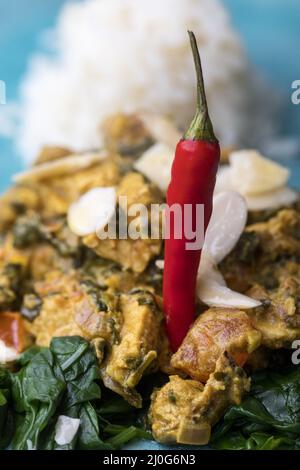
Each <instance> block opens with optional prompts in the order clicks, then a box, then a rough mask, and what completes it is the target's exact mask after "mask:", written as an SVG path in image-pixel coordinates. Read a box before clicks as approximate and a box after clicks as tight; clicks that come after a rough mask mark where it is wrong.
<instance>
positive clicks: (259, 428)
mask: <svg viewBox="0 0 300 470" xmlns="http://www.w3.org/2000/svg"><path fill="white" fill-rule="evenodd" d="M299 436H300V367H290V368H288V369H287V370H286V371H285V372H284V373H282V372H277V371H272V370H268V371H262V372H258V373H256V374H254V375H253V377H252V386H251V390H250V393H249V395H248V396H247V397H246V398H245V399H244V401H243V402H242V403H241V405H239V406H232V407H231V408H230V409H228V411H227V412H226V414H225V416H224V419H223V421H222V423H221V424H220V425H218V426H217V427H216V429H215V432H214V435H213V440H212V445H213V447H215V448H218V449H256V450H271V449H300V437H299Z"/></svg>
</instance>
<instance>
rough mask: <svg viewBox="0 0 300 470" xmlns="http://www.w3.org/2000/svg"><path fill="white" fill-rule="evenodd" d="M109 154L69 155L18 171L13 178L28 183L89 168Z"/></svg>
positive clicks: (15, 180)
mask: <svg viewBox="0 0 300 470" xmlns="http://www.w3.org/2000/svg"><path fill="white" fill-rule="evenodd" d="M107 156H108V154H107V152H105V151H102V152H94V153H82V154H80V155H77V154H74V155H69V156H67V157H64V158H60V159H59V160H54V161H52V162H46V163H41V164H40V165H37V166H34V167H32V168H30V169H29V170H26V171H23V172H22V173H17V174H15V175H13V177H12V179H13V181H14V182H15V183H26V182H28V181H29V182H30V181H39V180H43V179H49V178H54V177H56V176H62V175H64V174H69V173H75V172H76V171H78V170H81V169H83V168H88V167H89V166H92V165H94V164H95V163H97V162H99V161H102V160H104V159H105V158H107Z"/></svg>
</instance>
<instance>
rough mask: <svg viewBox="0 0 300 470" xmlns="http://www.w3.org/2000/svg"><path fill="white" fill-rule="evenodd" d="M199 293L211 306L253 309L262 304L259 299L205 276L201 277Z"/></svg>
mask: <svg viewBox="0 0 300 470" xmlns="http://www.w3.org/2000/svg"><path fill="white" fill-rule="evenodd" d="M197 295H198V297H199V298H200V299H201V301H202V302H203V303H205V304H206V305H208V306H209V307H224V308H242V309H251V308H255V307H258V306H259V305H261V303H260V302H259V301H258V300H255V299H251V297H248V296H246V295H243V294H240V293H239V292H235V291H233V290H231V289H229V288H228V287H226V286H224V285H222V284H220V283H218V282H217V281H215V280H213V279H209V278H203V277H200V278H199V281H198V286H197Z"/></svg>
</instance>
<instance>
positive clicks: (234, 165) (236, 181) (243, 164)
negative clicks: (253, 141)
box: [229, 150, 289, 195]
mask: <svg viewBox="0 0 300 470" xmlns="http://www.w3.org/2000/svg"><path fill="white" fill-rule="evenodd" d="M229 161H230V167H231V179H232V183H233V187H234V188H235V189H236V190H237V191H239V192H240V193H241V194H244V195H256V194H260V193H264V192H269V191H273V190H276V189H278V188H281V187H283V186H285V185H286V183H287V180H288V177H289V170H288V169H287V168H284V167H283V166H281V165H279V164H278V163H275V162H273V161H272V160H269V159H267V158H265V157H263V156H262V155H261V154H259V153H258V152H257V151H256V150H240V151H237V152H233V153H232V154H231V155H230V156H229Z"/></svg>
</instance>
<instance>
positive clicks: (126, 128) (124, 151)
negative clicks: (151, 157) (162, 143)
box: [102, 113, 154, 157]
mask: <svg viewBox="0 0 300 470" xmlns="http://www.w3.org/2000/svg"><path fill="white" fill-rule="evenodd" d="M102 133H103V138H104V143H105V147H106V148H108V149H109V150H112V151H113V152H117V153H119V154H121V155H125V156H134V157H138V156H139V155H140V154H141V153H142V152H144V151H145V150H146V149H147V148H148V147H150V145H152V144H153V143H154V142H153V138H152V136H151V135H150V133H149V131H148V130H147V129H146V127H145V125H144V123H143V121H142V120H141V119H140V118H139V117H138V116H137V115H135V114H121V113H120V114H115V115H113V116H110V117H108V118H107V119H106V120H105V122H104V123H103V125H102Z"/></svg>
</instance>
